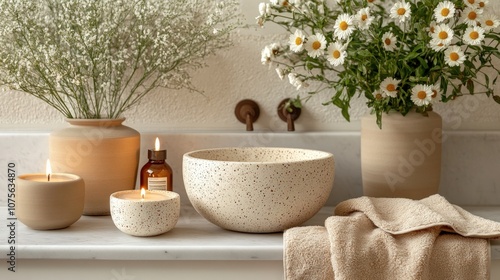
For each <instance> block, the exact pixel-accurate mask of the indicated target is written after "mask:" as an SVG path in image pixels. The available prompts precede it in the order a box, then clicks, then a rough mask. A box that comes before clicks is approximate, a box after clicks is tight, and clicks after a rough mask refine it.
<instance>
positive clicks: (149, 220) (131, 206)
mask: <svg viewBox="0 0 500 280" xmlns="http://www.w3.org/2000/svg"><path fill="white" fill-rule="evenodd" d="M109 204H110V211H111V218H112V219H113V223H114V224H115V226H116V227H117V228H118V229H119V230H121V231H122V232H124V233H126V234H130V235H134V236H154V235H159V234H163V233H165V232H167V231H169V230H171V229H173V228H174V227H175V225H176V224H177V221H178V219H179V214H180V197H179V194H177V193H175V192H170V191H148V192H147V193H146V196H145V197H144V198H142V197H141V194H140V191H139V190H129V191H119V192H115V193H113V194H111V196H110V197H109Z"/></svg>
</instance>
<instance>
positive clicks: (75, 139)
mask: <svg viewBox="0 0 500 280" xmlns="http://www.w3.org/2000/svg"><path fill="white" fill-rule="evenodd" d="M124 120H125V119H124V118H121V119H95V120H94V119H68V120H67V121H68V122H69V123H70V126H69V127H67V128H64V129H62V130H58V131H55V132H53V133H51V134H50V138H49V145H50V152H49V153H50V161H51V163H52V167H53V169H54V170H55V171H57V172H67V173H73V174H77V175H79V176H80V177H82V178H83V180H84V181H85V207H84V210H83V214H84V215H109V214H110V209H109V196H110V195H111V194H112V193H114V192H117V191H122V190H132V189H134V188H135V182H136V178H137V168H138V164H139V154H140V134H139V132H137V131H136V130H134V129H132V128H130V127H127V126H124V125H122V122H123V121H124Z"/></svg>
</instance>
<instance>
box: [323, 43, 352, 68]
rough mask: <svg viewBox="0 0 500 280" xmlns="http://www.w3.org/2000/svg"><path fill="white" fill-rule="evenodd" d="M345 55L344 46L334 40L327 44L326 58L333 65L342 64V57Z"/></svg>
mask: <svg viewBox="0 0 500 280" xmlns="http://www.w3.org/2000/svg"><path fill="white" fill-rule="evenodd" d="M346 57H347V52H346V51H345V46H344V45H342V44H340V43H338V42H335V43H333V44H330V46H328V54H327V60H328V62H330V64H331V65H333V66H339V65H342V64H344V59H345V58H346Z"/></svg>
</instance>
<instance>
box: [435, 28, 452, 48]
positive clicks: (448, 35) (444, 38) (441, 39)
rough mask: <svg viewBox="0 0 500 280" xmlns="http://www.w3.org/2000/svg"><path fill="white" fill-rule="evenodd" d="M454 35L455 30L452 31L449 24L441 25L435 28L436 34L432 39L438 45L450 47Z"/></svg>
mask: <svg viewBox="0 0 500 280" xmlns="http://www.w3.org/2000/svg"><path fill="white" fill-rule="evenodd" d="M453 35H454V32H453V29H451V28H450V27H449V26H448V25H447V24H444V23H441V24H440V25H438V26H436V27H435V28H434V33H432V35H431V37H432V39H433V40H435V41H436V43H437V44H438V45H439V44H443V45H445V46H448V45H449V44H450V43H451V40H452V39H453Z"/></svg>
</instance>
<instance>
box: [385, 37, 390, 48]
mask: <svg viewBox="0 0 500 280" xmlns="http://www.w3.org/2000/svg"><path fill="white" fill-rule="evenodd" d="M384 43H385V44H386V45H387V46H389V45H391V39H389V38H385V40H384Z"/></svg>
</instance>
